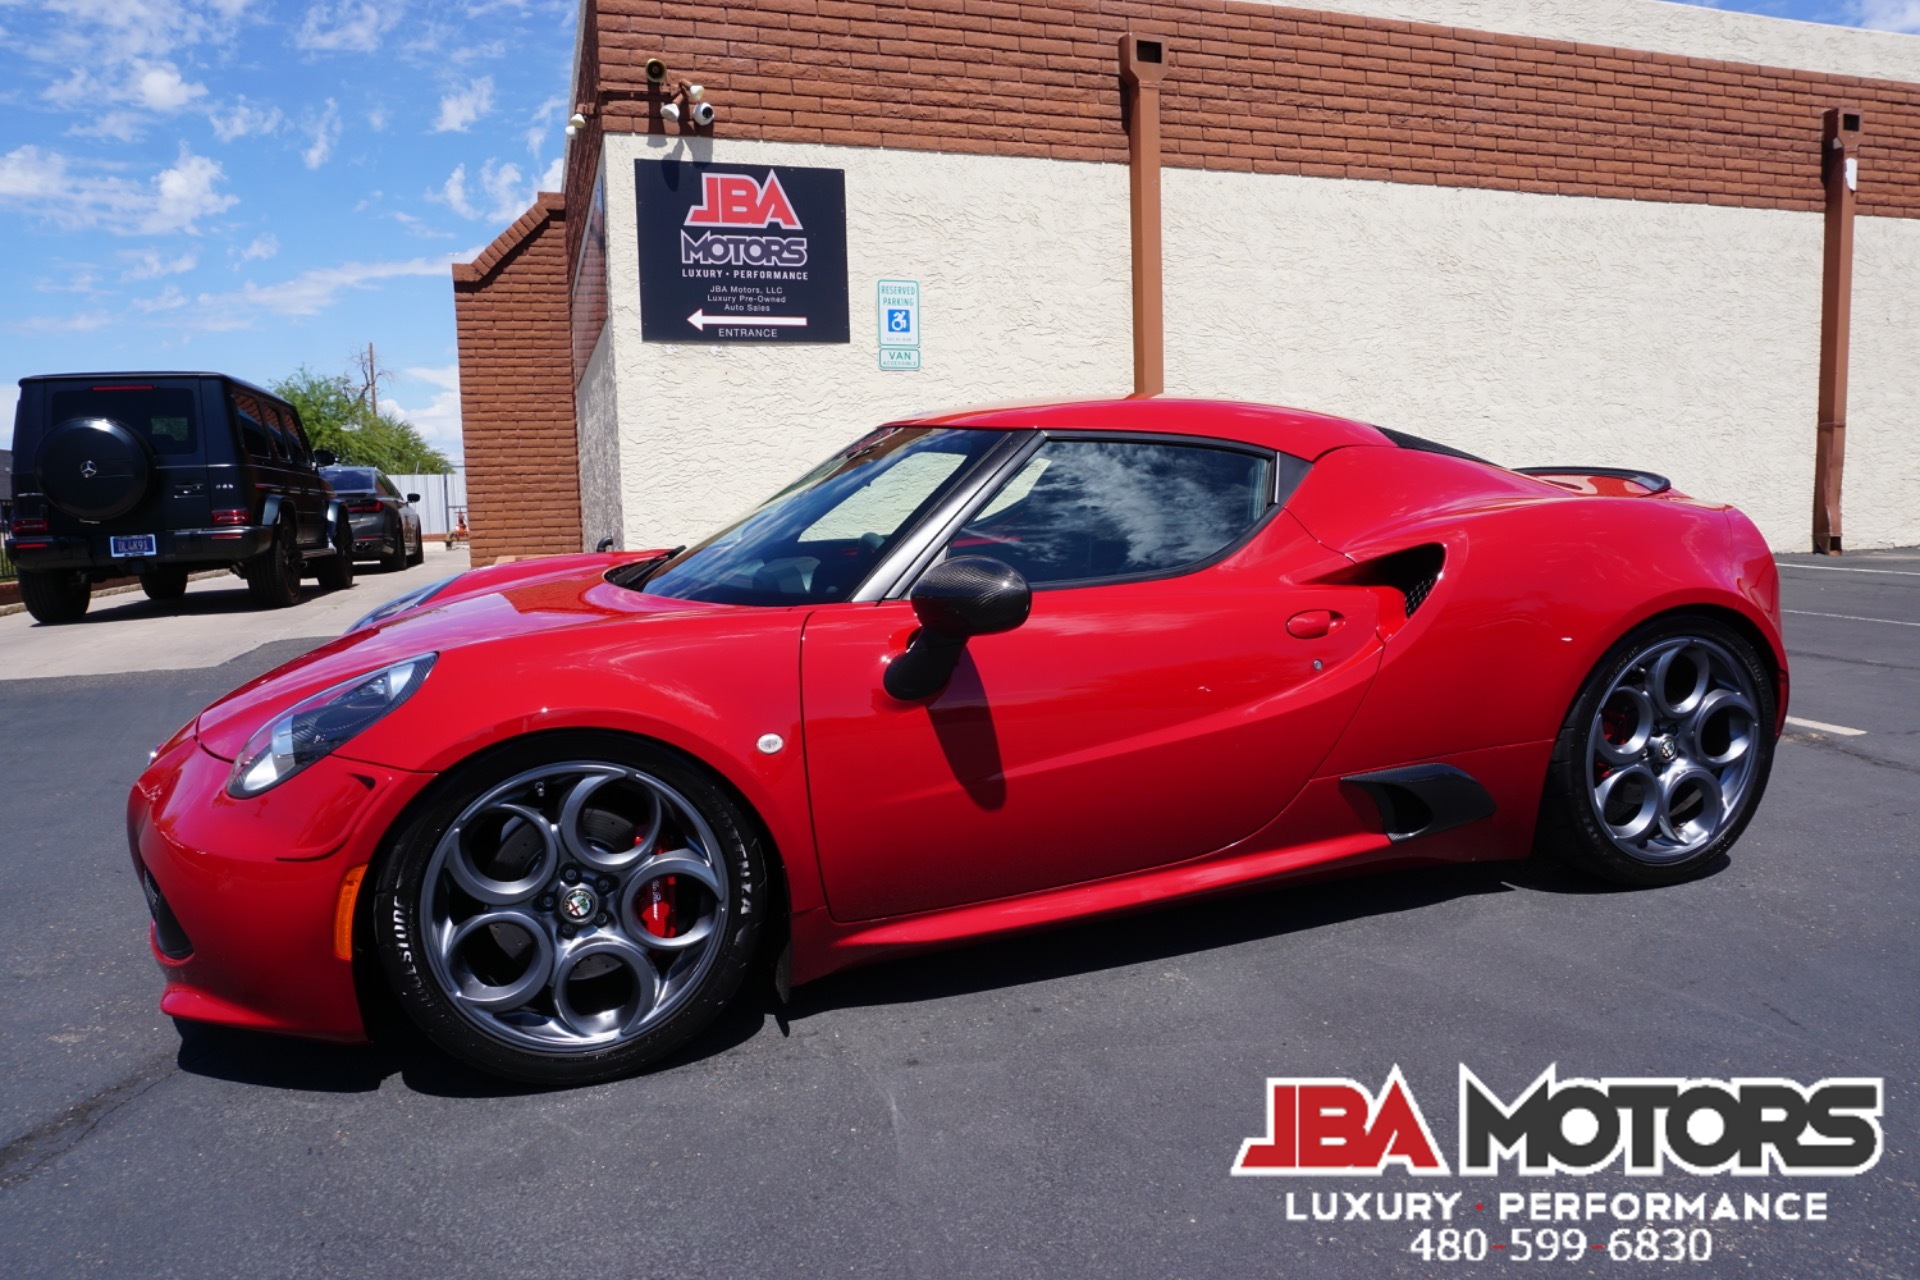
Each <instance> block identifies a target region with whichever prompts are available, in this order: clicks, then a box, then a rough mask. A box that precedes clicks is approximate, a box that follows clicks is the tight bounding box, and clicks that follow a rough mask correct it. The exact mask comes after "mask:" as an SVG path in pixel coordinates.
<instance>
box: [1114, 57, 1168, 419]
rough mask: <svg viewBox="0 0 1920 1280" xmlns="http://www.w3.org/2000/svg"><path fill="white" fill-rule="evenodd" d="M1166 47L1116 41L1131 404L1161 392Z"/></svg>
mask: <svg viewBox="0 0 1920 1280" xmlns="http://www.w3.org/2000/svg"><path fill="white" fill-rule="evenodd" d="M1166 55H1167V46H1166V42H1165V41H1163V40H1161V39H1158V38H1157V37H1156V38H1151V39H1149V38H1145V37H1142V36H1136V35H1134V34H1133V33H1132V32H1128V33H1127V34H1126V35H1124V36H1121V37H1120V78H1121V79H1122V80H1123V81H1125V83H1126V84H1127V86H1128V87H1129V88H1130V89H1131V90H1132V91H1133V95H1132V97H1133V100H1132V104H1131V112H1130V115H1129V119H1128V122H1127V192H1128V197H1129V204H1130V206H1131V211H1132V231H1133V398H1134V399H1143V398H1145V397H1148V396H1157V395H1159V394H1160V393H1161V392H1162V391H1163V390H1165V389H1166V382H1167V375H1166V366H1167V355H1166V314H1165V302H1164V298H1163V293H1164V291H1163V288H1162V278H1161V255H1160V81H1161V80H1162V79H1163V78H1165V76H1166V74H1167V57H1166Z"/></svg>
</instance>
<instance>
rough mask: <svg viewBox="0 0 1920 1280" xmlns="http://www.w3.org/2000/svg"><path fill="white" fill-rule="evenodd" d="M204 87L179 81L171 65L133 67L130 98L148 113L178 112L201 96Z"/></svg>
mask: <svg viewBox="0 0 1920 1280" xmlns="http://www.w3.org/2000/svg"><path fill="white" fill-rule="evenodd" d="M206 92H207V86H205V85H203V84H190V83H188V82H187V81H186V80H184V79H182V78H181V75H180V71H179V69H178V68H177V67H175V66H174V65H173V64H172V63H171V62H161V63H151V64H148V65H145V66H141V65H136V66H135V67H134V68H133V88H132V96H133V99H134V100H135V101H136V102H138V103H139V104H140V105H141V106H143V107H146V108H147V109H148V110H149V111H178V110H179V109H180V108H182V107H184V106H186V105H187V104H188V103H189V102H192V101H193V100H194V99H195V98H201V97H205V96H206Z"/></svg>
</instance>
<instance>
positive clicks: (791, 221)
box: [634, 160, 848, 342]
mask: <svg viewBox="0 0 1920 1280" xmlns="http://www.w3.org/2000/svg"><path fill="white" fill-rule="evenodd" d="M634 192H635V196H636V200H637V202H638V206H639V218H638V222H639V228H640V336H641V338H642V339H643V340H644V341H647V342H846V341H847V340H848V325H847V195H846V173H845V171H843V170H840V169H800V168H793V167H791V166H784V165H771V166H769V165H739V164H703V163H697V162H692V161H682V160H636V161H635V162H634Z"/></svg>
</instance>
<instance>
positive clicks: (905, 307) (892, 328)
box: [874, 280, 920, 369]
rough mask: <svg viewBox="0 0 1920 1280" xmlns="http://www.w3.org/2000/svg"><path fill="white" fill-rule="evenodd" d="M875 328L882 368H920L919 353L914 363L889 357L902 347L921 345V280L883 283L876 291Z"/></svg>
mask: <svg viewBox="0 0 1920 1280" xmlns="http://www.w3.org/2000/svg"><path fill="white" fill-rule="evenodd" d="M874 318H875V319H876V320H877V321H878V322H879V323H878V324H877V325H876V326H875V328H876V329H877V330H878V336H879V339H880V367H881V368H882V369H918V368H919V367H920V357H919V352H918V351H917V350H916V351H915V352H914V357H913V359H912V361H911V362H909V361H907V360H906V359H904V358H903V357H902V356H901V355H899V354H895V355H894V356H892V357H889V354H888V353H889V352H890V351H892V352H895V353H898V352H900V351H901V349H902V348H918V347H919V345H920V282H919V281H918V280H882V281H880V282H879V285H878V287H877V288H876V289H875V291H874Z"/></svg>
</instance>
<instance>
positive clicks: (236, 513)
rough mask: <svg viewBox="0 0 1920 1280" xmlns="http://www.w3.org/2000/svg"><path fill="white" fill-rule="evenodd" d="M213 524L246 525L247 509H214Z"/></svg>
mask: <svg viewBox="0 0 1920 1280" xmlns="http://www.w3.org/2000/svg"><path fill="white" fill-rule="evenodd" d="M213 522H214V523H215V524H245V523H247V509H246V508H245V507H218V508H215V510H214V513H213Z"/></svg>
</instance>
